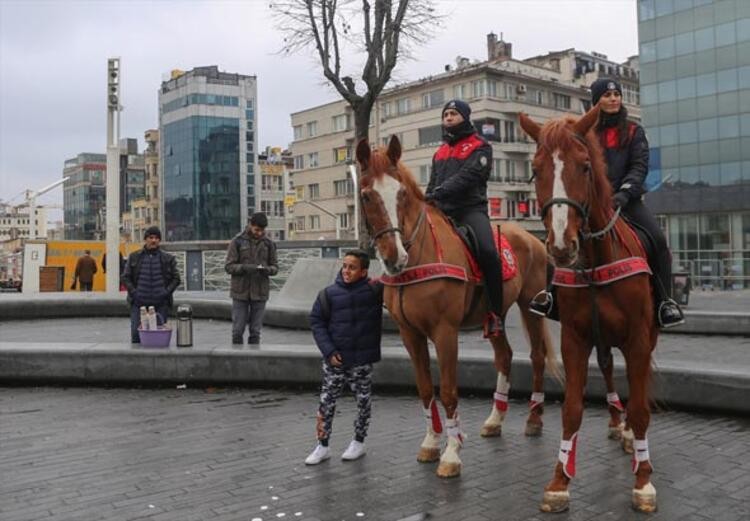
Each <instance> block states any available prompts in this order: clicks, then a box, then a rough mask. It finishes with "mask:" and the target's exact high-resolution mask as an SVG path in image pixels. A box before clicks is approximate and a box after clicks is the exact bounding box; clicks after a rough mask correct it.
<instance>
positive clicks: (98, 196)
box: [63, 153, 107, 240]
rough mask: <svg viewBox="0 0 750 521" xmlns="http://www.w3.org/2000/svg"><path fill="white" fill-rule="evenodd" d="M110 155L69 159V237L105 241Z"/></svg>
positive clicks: (65, 191)
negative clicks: (105, 213) (107, 179)
mask: <svg viewBox="0 0 750 521" xmlns="http://www.w3.org/2000/svg"><path fill="white" fill-rule="evenodd" d="M106 172H107V156H106V155H105V154H91V153H82V154H78V155H77V156H76V157H74V158H71V159H68V160H66V161H65V165H64V167H63V176H69V177H70V179H68V180H67V181H65V184H64V185H63V223H64V224H63V226H64V227H65V231H64V236H65V239H66V240H101V239H104V231H105V228H106V222H105V219H106V216H105V215H104V212H105V199H106V185H105V181H106Z"/></svg>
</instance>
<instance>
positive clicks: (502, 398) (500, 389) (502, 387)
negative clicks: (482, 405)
mask: <svg viewBox="0 0 750 521" xmlns="http://www.w3.org/2000/svg"><path fill="white" fill-rule="evenodd" d="M509 391H510V382H508V378H507V377H506V376H505V375H504V374H503V373H497V386H496V387H495V395H494V398H495V408H496V409H497V410H498V411H500V413H501V416H505V412H506V411H507V410H508V392H509Z"/></svg>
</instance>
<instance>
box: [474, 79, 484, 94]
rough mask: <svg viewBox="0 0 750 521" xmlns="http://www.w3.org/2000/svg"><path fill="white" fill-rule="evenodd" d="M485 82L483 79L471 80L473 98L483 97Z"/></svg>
mask: <svg viewBox="0 0 750 521" xmlns="http://www.w3.org/2000/svg"><path fill="white" fill-rule="evenodd" d="M484 91H485V84H484V80H477V81H472V82H471V96H472V97H473V98H481V97H484Z"/></svg>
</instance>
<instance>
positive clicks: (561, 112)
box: [290, 33, 638, 239]
mask: <svg viewBox="0 0 750 521" xmlns="http://www.w3.org/2000/svg"><path fill="white" fill-rule="evenodd" d="M487 50H488V56H487V60H485V61H482V62H472V61H470V60H469V59H467V58H461V57H459V58H458V59H457V60H456V63H455V65H446V66H445V70H444V71H443V72H442V73H440V74H436V75H433V76H431V77H429V78H425V79H422V80H418V81H413V82H409V83H406V84H403V85H399V86H395V87H391V88H389V89H386V90H384V91H383V92H382V94H381V95H380V97H379V99H378V103H377V104H376V105H375V107H373V111H372V115H371V126H370V129H369V138H370V141H371V142H373V143H377V144H383V145H384V144H386V143H387V142H388V140H389V139H390V137H391V135H396V136H398V138H399V140H400V141H401V144H402V148H403V157H402V160H403V162H404V163H405V164H406V166H408V167H409V168H410V170H411V172H412V174H413V175H414V176H415V179H416V180H417V182H418V183H419V184H420V185H421V186H422V187H423V188H424V187H425V186H426V185H427V183H428V181H429V177H430V170H431V167H432V156H433V154H434V153H435V151H436V149H437V147H439V146H440V144H441V143H442V131H441V112H442V108H443V106H444V105H445V103H446V102H447V101H448V100H450V99H453V98H459V99H463V100H465V101H468V102H469V103H470V104H471V107H472V116H471V117H472V121H473V123H474V125H475V127H476V128H477V130H478V132H480V134H482V135H483V136H484V137H485V139H487V140H488V141H489V143H490V144H491V145H492V149H493V164H492V171H491V175H490V182H489V186H488V198H489V204H488V211H489V214H490V218H491V219H493V220H516V221H519V222H520V224H521V225H522V226H524V227H525V228H527V229H529V230H530V231H532V232H535V233H537V234H539V235H542V234H543V233H544V231H543V230H544V227H543V225H542V222H541V219H540V208H539V205H538V204H537V201H536V194H535V191H534V186H533V184H532V183H530V182H529V180H530V178H531V174H532V172H531V160H532V158H533V155H534V153H535V151H536V144H535V143H533V142H531V141H530V139H528V138H527V137H526V135H525V134H524V133H523V131H522V130H521V129H520V127H519V125H518V114H519V112H525V113H527V114H529V115H530V116H531V117H532V118H534V119H535V120H537V121H539V122H542V121H544V120H547V119H550V118H557V117H561V116H566V115H570V116H577V115H580V114H581V113H582V112H583V111H584V110H586V109H587V107H589V106H590V102H589V100H590V94H589V91H588V86H589V84H590V82H591V81H593V79H592V77H591V76H586V74H584V73H583V72H582V73H581V74H575V71H571V70H569V66H568V62H566V61H565V60H567V59H568V57H567V55H568V54H570V53H568V52H564V53H559V54H560V56H544V57H535V58H533V59H529V60H517V59H514V58H513V57H512V45H511V44H510V43H509V42H505V41H503V40H502V39H500V40H498V39H497V37H496V35H494V34H492V33H491V34H489V35H487ZM563 54H564V55H565V56H562V55H563ZM578 54H579V55H580V56H579V57H584V54H583V53H578ZM571 56H572V58H573V59H575V57H576V53H575V51H572V55H571ZM586 56H589V57H590V58H591V56H590V55H586ZM601 56H602V55H600V58H599V59H598V61H599V62H603V63H607V64H608V66H609V67H610V70H609V71H607V70H605V71H604V72H603V74H602V75H606V72H610V73H613V75H616V74H622V75H623V76H624V75H627V80H628V84H629V85H630V86H632V89H633V90H634V91H635V93H634V96H633V97H632V98H629V100H626V101H630V100H632V101H637V77H638V71H637V69H635V68H633V67H631V65H630V63H631V62H632V63H634V64H636V65H637V60H635V59H631V60H629V61H628V63H625V64H615V63H614V62H610V61H609V60H606V58H605V57H601ZM591 61H592V63H593V61H594V60H593V59H592V60H591ZM615 67H616V68H617V69H616V70H615ZM592 69H593V65H592ZM592 72H594V73H595V74H599V72H598V71H593V70H592ZM594 77H598V76H594ZM628 108H629V110H631V112H632V113H633V114H635V115H637V114H638V106H637V104H635V103H629V104H628ZM353 122H354V120H353V115H352V114H351V109H350V108H349V107H348V105H347V104H346V103H345V102H344V101H337V102H333V103H329V104H326V105H321V106H319V107H314V108H311V109H308V110H304V111H301V112H297V113H294V114H292V127H293V131H294V141H293V142H292V145H291V154H292V161H293V170H292V176H291V179H292V184H293V188H294V190H295V193H294V197H293V201H294V204H293V207H292V212H293V224H292V225H291V227H290V234H294V235H293V236H294V238H295V239H318V238H321V237H323V238H334V237H335V236H336V233H337V231H338V232H339V234H340V235H341V236H342V237H343V238H353V237H354V235H355V230H354V194H353V185H352V182H351V178H350V175H349V163H350V162H351V161H352V160H353V159H354V158H353V153H354V149H355V148H356V147H355V143H354V137H353V136H354V132H353Z"/></svg>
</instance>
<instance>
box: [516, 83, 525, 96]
mask: <svg viewBox="0 0 750 521" xmlns="http://www.w3.org/2000/svg"><path fill="white" fill-rule="evenodd" d="M516 92H518V93H519V94H526V85H525V84H523V83H520V84H519V85H518V87H516Z"/></svg>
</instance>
